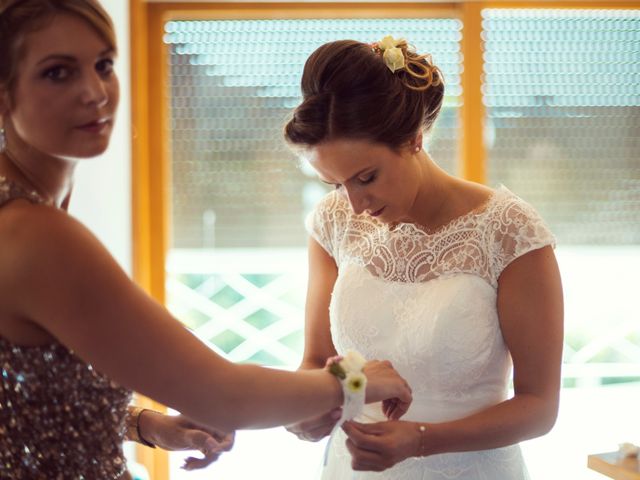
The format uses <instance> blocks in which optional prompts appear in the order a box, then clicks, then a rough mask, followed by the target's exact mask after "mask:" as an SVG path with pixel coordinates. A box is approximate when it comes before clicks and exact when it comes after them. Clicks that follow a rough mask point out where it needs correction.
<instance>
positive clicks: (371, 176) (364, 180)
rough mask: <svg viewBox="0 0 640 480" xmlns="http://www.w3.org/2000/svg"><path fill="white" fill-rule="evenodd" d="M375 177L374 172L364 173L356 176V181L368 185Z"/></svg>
mask: <svg viewBox="0 0 640 480" xmlns="http://www.w3.org/2000/svg"><path fill="white" fill-rule="evenodd" d="M375 179H376V174H375V173H371V174H369V175H366V176H364V177H360V178H358V181H359V182H360V184H361V185H368V184H370V183H372V182H373V181H374V180H375Z"/></svg>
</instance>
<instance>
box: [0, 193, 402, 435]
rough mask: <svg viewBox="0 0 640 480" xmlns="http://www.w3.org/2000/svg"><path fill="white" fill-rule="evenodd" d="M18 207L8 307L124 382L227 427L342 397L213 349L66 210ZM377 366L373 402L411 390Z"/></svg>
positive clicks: (323, 382) (321, 379)
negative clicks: (138, 282)
mask: <svg viewBox="0 0 640 480" xmlns="http://www.w3.org/2000/svg"><path fill="white" fill-rule="evenodd" d="M14 213H16V214H17V215H18V217H19V218H17V219H16V220H18V221H15V222H13V225H15V228H14V231H13V233H12V235H11V236H10V238H8V239H7V241H6V242H4V243H3V248H4V251H3V252H2V254H1V255H0V256H1V257H2V259H1V260H2V262H1V263H2V265H5V266H8V267H10V270H9V271H7V270H5V271H4V272H3V274H2V277H4V279H5V280H4V281H2V282H0V283H2V288H4V289H6V290H5V295H6V298H10V299H11V308H12V309H13V311H15V312H17V313H18V314H19V316H20V317H22V318H27V319H29V321H31V322H33V323H35V324H37V325H39V326H41V327H42V328H44V329H45V330H46V331H47V332H49V333H51V334H52V335H53V336H54V337H56V338H57V339H58V340H59V341H60V342H61V343H63V344H64V345H66V346H67V347H69V348H71V349H72V350H73V351H75V352H76V354H77V355H78V356H79V357H81V358H82V359H84V360H85V361H87V362H89V363H91V364H92V365H93V366H94V367H95V368H96V369H97V370H98V371H100V372H102V373H104V374H106V375H107V376H109V377H110V378H111V379H113V380H115V381H116V382H118V383H119V384H121V385H123V386H125V387H128V388H131V389H134V390H136V391H138V392H141V393H142V394H144V395H146V396H148V397H151V398H153V399H155V400H157V401H159V402H161V403H163V404H165V405H168V406H170V407H172V408H174V409H176V410H178V411H181V412H183V413H185V414H187V415H188V416H189V417H191V418H192V419H193V420H195V421H196V422H197V423H201V424H205V425H210V426H214V427H218V428H221V429H223V430H225V431H232V430H235V429H238V428H262V427H271V426H276V425H282V424H288V423H291V422H294V421H298V420H300V419H303V418H308V417H311V416H313V415H316V414H318V413H320V412H324V411H327V410H330V409H331V408H335V407H337V406H339V405H340V404H341V403H342V390H341V387H340V385H339V383H338V382H337V381H336V380H335V378H334V377H333V376H332V375H330V374H329V373H327V372H325V371H323V370H310V371H303V372H286V371H280V370H275V369H267V368H261V367H258V366H255V365H236V364H233V363H231V362H228V361H226V360H225V359H224V358H222V357H220V356H218V355H215V354H214V353H213V352H212V351H211V350H210V349H209V348H208V347H207V346H206V345H205V344H203V343H202V342H201V341H199V340H198V339H197V338H196V337H195V336H194V335H193V334H191V333H190V332H189V331H188V330H187V329H186V328H185V327H184V326H182V325H181V324H180V323H179V322H178V321H177V320H175V319H174V318H173V317H172V316H171V315H170V314H169V313H168V312H167V310H166V309H164V308H163V307H162V306H161V305H159V304H158V303H157V302H156V301H154V300H153V299H152V298H150V297H149V296H148V295H146V294H145V293H144V292H143V291H142V290H141V289H140V288H138V287H137V286H136V285H134V284H133V283H132V282H131V281H130V279H129V278H128V277H127V276H126V274H125V273H124V272H123V271H122V270H121V269H120V268H119V266H118V265H117V264H116V262H115V261H114V260H113V259H112V257H111V256H110V255H109V253H108V252H107V251H106V249H104V247H102V245H101V244H100V243H99V242H98V241H97V240H96V239H95V237H94V236H93V235H92V234H91V233H90V232H89V231H88V230H87V229H86V228H84V227H83V226H82V225H81V224H80V223H79V222H77V221H75V220H73V219H72V218H71V217H69V216H67V215H66V214H64V213H62V212H59V211H56V210H53V209H51V208H47V207H42V206H37V207H36V206H28V207H27V206H25V207H24V209H23V211H21V212H17V211H16V212H14ZM5 247H7V248H8V249H9V250H10V251H8V250H7V249H6V248H5ZM378 367H380V368H379V369H378V370H377V371H374V372H372V377H373V378H372V380H373V381H372V382H371V383H372V385H371V388H368V390H367V394H368V395H369V399H370V400H371V401H373V400H375V399H376V398H377V397H381V396H382V397H386V396H387V395H389V396H392V397H393V396H396V393H397V394H398V395H399V396H405V397H406V396H410V394H409V393H408V392H405V391H404V388H403V387H402V386H401V384H402V380H401V379H399V377H398V380H396V379H394V378H392V377H393V376H394V375H396V374H395V373H393V374H391V375H389V371H390V370H391V369H387V368H386V366H384V365H378ZM385 369H386V370H388V371H385ZM385 379H386V380H385ZM380 380H382V381H380ZM396 391H397V392H396Z"/></svg>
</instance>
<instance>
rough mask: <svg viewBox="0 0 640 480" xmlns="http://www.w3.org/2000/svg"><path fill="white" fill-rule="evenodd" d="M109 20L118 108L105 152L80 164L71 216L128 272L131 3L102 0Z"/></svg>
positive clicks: (124, 0) (129, 241) (129, 238)
mask: <svg viewBox="0 0 640 480" xmlns="http://www.w3.org/2000/svg"><path fill="white" fill-rule="evenodd" d="M101 2H102V4H103V5H104V7H105V8H106V9H107V11H108V12H109V14H110V15H111V16H112V18H113V22H114V24H115V27H116V36H117V39H118V51H119V53H118V59H117V61H116V71H117V73H118V76H119V78H120V107H119V110H118V118H117V121H116V125H115V129H114V132H113V136H112V139H111V145H110V147H109V149H108V150H107V152H106V153H105V154H104V155H102V156H101V157H99V158H95V159H91V160H87V161H83V162H82V163H80V164H79V165H78V168H77V172H76V183H75V188H74V193H73V196H72V198H71V206H70V209H69V210H70V212H71V213H72V214H73V215H74V216H75V217H77V218H78V219H80V221H82V223H84V224H85V225H86V226H87V227H89V228H90V229H91V231H92V232H93V233H94V234H96V235H97V236H98V238H99V239H100V240H101V241H102V242H103V243H104V244H105V245H106V247H107V248H108V249H109V251H110V252H111V253H112V254H113V255H114V257H115V258H116V260H117V261H118V263H120V265H121V266H122V267H123V268H124V269H125V270H126V271H127V272H129V273H130V272H131V142H130V137H131V136H130V134H129V132H131V106H130V103H131V102H130V98H131V95H130V92H131V86H130V81H129V77H130V68H129V61H130V56H129V50H130V48H129V45H130V42H129V2H128V0H101Z"/></svg>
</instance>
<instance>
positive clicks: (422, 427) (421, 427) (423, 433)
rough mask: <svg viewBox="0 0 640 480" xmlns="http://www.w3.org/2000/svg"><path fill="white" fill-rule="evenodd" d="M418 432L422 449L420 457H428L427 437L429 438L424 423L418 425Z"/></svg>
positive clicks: (419, 453)
mask: <svg viewBox="0 0 640 480" xmlns="http://www.w3.org/2000/svg"><path fill="white" fill-rule="evenodd" d="M418 431H419V432H420V449H419V450H418V456H420V457H424V456H426V454H427V453H426V452H425V437H426V436H427V426H426V425H423V424H422V423H419V424H418Z"/></svg>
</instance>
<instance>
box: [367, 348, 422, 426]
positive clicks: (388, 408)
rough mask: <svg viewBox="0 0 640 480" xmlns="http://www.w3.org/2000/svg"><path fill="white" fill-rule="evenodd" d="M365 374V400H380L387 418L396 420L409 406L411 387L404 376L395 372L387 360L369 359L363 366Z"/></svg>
mask: <svg viewBox="0 0 640 480" xmlns="http://www.w3.org/2000/svg"><path fill="white" fill-rule="evenodd" d="M364 374H365V375H366V376H367V395H366V402H367V403H373V402H380V401H381V402H382V409H383V412H384V414H385V415H386V416H387V418H389V419H391V420H397V419H399V418H400V417H402V416H403V415H404V414H405V413H407V410H409V406H411V401H412V399H413V398H412V396H411V388H410V387H409V384H408V383H407V382H406V380H405V379H404V378H402V377H401V376H400V375H399V374H398V372H396V371H395V370H394V368H393V366H392V365H391V362H389V361H388V360H384V361H379V360H371V361H369V362H367V364H366V365H365V366H364Z"/></svg>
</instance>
